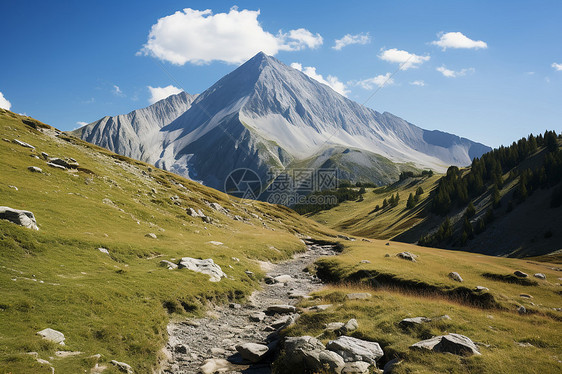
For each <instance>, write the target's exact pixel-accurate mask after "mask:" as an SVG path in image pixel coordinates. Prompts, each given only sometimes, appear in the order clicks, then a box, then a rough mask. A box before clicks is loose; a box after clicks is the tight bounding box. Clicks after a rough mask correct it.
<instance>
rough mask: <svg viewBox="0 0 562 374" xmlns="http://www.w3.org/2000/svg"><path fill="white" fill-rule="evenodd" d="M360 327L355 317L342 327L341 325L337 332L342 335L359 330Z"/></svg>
mask: <svg viewBox="0 0 562 374" xmlns="http://www.w3.org/2000/svg"><path fill="white" fill-rule="evenodd" d="M358 327H359V323H358V322H357V320H356V319H355V318H352V319H350V320H349V321H347V323H345V324H344V325H343V326H342V327H340V328H339V329H338V331H337V332H338V334H340V335H344V334H347V333H350V332H352V331H355V330H357V328H358Z"/></svg>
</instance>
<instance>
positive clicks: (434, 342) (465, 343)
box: [410, 334, 480, 355]
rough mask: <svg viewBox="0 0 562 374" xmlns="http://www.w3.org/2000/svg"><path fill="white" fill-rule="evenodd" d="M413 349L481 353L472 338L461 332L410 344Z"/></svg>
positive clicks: (466, 353)
mask: <svg viewBox="0 0 562 374" xmlns="http://www.w3.org/2000/svg"><path fill="white" fill-rule="evenodd" d="M410 348H411V349H427V350H430V351H434V352H448V353H453V354H456V355H473V354H476V355H479V354H480V350H479V349H478V347H477V346H476V344H474V342H473V341H472V340H470V339H469V338H467V337H466V336H464V335H460V334H448V335H440V336H435V337H433V338H431V339H426V340H422V341H420V342H417V343H415V344H413V345H411V346H410Z"/></svg>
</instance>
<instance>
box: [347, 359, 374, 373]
mask: <svg viewBox="0 0 562 374" xmlns="http://www.w3.org/2000/svg"><path fill="white" fill-rule="evenodd" d="M370 367H371V364H370V363H368V362H365V361H355V362H346V363H345V366H344V367H343V370H342V371H341V372H342V374H368V373H369V368H370Z"/></svg>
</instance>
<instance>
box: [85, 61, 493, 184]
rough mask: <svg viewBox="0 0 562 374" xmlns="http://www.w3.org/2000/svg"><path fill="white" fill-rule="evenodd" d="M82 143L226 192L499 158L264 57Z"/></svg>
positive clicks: (97, 128) (106, 126)
mask: <svg viewBox="0 0 562 374" xmlns="http://www.w3.org/2000/svg"><path fill="white" fill-rule="evenodd" d="M74 134H75V135H77V136H80V137H81V138H82V139H84V140H87V141H89V142H92V143H95V144H98V145H101V146H103V147H106V148H109V149H110V150H112V151H115V152H117V153H120V154H123V155H126V156H129V157H133V158H137V159H141V160H143V161H148V162H150V163H153V164H155V165H156V166H158V167H161V168H164V169H167V170H171V171H174V172H176V173H179V174H181V175H184V176H188V177H190V178H191V179H194V180H199V181H202V182H203V183H204V184H206V185H209V186H211V187H215V188H218V189H223V186H224V181H225V178H226V177H227V176H228V174H229V173H230V172H232V171H233V170H235V169H238V168H249V169H252V170H254V171H255V172H256V173H257V174H258V175H259V176H260V177H261V178H262V180H263V181H266V180H268V179H269V177H268V171H269V170H270V168H272V167H274V168H285V167H290V166H297V167H301V168H303V167H306V168H321V167H338V168H339V169H340V170H341V175H340V177H344V178H346V179H355V180H357V179H359V178H361V179H362V180H370V181H373V182H376V183H379V184H382V183H387V182H390V181H392V180H396V179H397V177H398V174H399V173H400V172H401V171H402V170H412V169H415V168H431V169H433V170H436V171H444V170H445V169H446V168H447V167H448V166H450V165H458V166H464V165H468V164H470V162H471V161H472V159H473V158H474V157H478V156H480V155H482V154H483V153H485V152H487V151H489V150H490V148H489V147H487V146H485V145H482V144H480V143H475V142H473V141H470V140H468V139H465V138H460V137H458V136H455V135H452V134H448V133H445V132H441V131H428V130H424V129H421V128H419V127H417V126H415V125H413V124H411V123H408V122H406V121H405V120H403V119H401V118H398V117H396V116H394V115H392V114H390V113H386V112H385V113H382V114H381V113H378V112H376V111H374V110H372V109H370V108H367V107H364V106H362V105H359V104H357V103H355V102H354V101H351V100H349V99H347V98H346V97H344V96H341V95H340V94H338V93H336V92H335V91H333V90H332V89H331V88H330V87H328V86H326V85H324V84H321V83H319V82H317V81H315V80H313V79H311V78H310V77H308V76H307V75H305V74H303V73H302V72H300V71H298V70H296V69H293V68H291V67H289V66H287V65H285V64H283V63H281V62H280V61H278V60H277V59H275V58H273V57H270V56H267V55H265V54H264V53H261V52H260V53H258V54H257V55H256V56H254V57H253V58H252V59H250V60H249V61H247V62H246V63H245V64H243V65H242V66H240V67H238V68H237V69H236V70H234V71H233V72H231V73H230V74H228V75H226V76H225V77H223V78H222V79H220V80H219V81H218V82H217V83H215V84H214V85H213V86H212V87H210V88H209V89H207V90H206V91H205V92H203V93H202V94H200V95H198V96H190V95H188V94H186V93H181V94H178V95H174V96H170V97H168V98H166V99H163V100H161V101H159V102H158V103H156V104H153V105H151V106H149V107H147V108H144V109H140V110H137V111H134V112H132V113H129V114H128V115H126V116H117V117H104V118H102V119H101V120H99V121H96V122H94V123H91V124H89V125H87V126H85V127H83V128H81V129H78V130H76V131H75V132H74Z"/></svg>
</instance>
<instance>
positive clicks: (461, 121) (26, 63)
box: [0, 0, 562, 146]
mask: <svg viewBox="0 0 562 374" xmlns="http://www.w3.org/2000/svg"><path fill="white" fill-rule="evenodd" d="M233 7H237V8H233ZM187 8H189V9H190V10H187V11H183V10H184V9H187ZM207 9H209V10H210V12H204V11H205V10H207ZM258 10H259V13H257V11H258ZM176 12H180V13H178V14H176V16H173V17H169V16H172V15H174V14H175V13H176ZM2 13H3V17H2V22H0V32H1V35H2V36H3V38H2V40H3V42H2V45H1V50H2V53H1V55H0V56H1V58H0V93H1V94H2V96H0V106H4V107H6V106H10V109H11V110H12V111H14V112H17V113H25V114H27V115H30V116H32V117H35V118H37V119H39V120H41V121H43V122H46V123H49V124H51V125H53V126H56V127H58V128H60V129H62V130H71V129H73V128H76V127H77V126H78V125H77V123H82V122H85V123H87V122H92V121H95V120H97V119H99V118H101V117H103V116H105V115H116V114H122V113H127V112H129V111H131V110H134V109H137V108H141V107H144V106H147V105H149V103H150V100H151V98H152V99H155V98H157V97H161V95H162V94H163V93H162V92H171V91H169V89H171V87H169V88H168V90H163V89H160V90H158V89H156V90H153V91H151V90H150V89H149V86H150V87H152V88H163V87H168V86H173V87H176V88H182V89H185V90H186V91H187V92H189V93H200V92H202V91H204V90H205V89H206V88H208V87H209V86H211V85H212V84H213V83H214V82H216V81H217V80H218V79H219V78H221V77H222V76H223V75H225V74H226V73H228V72H230V71H231V70H233V69H235V68H236V67H237V66H238V65H239V64H240V62H241V61H243V60H244V59H245V58H248V57H251V56H252V55H253V54H255V53H256V52H258V51H259V50H260V49H265V52H268V54H273V55H275V57H276V58H278V59H279V60H281V61H282V62H284V63H286V64H288V65H289V64H293V66H295V67H299V68H300V69H301V70H303V71H305V72H307V73H308V74H309V75H313V76H315V77H316V78H317V79H323V80H324V81H326V82H328V83H330V84H331V85H332V86H334V87H335V88H336V89H339V90H340V91H342V92H344V93H345V94H346V95H347V97H349V98H350V99H352V100H355V101H357V102H359V103H366V105H367V106H369V107H371V108H373V109H375V110H377V111H379V112H384V111H388V112H391V113H393V114H395V115H398V116H400V117H402V118H404V119H406V120H407V121H409V122H411V123H414V124H416V125H418V126H420V127H423V128H426V129H439V130H443V131H447V132H451V133H454V134H457V135H460V136H464V137H468V138H470V139H472V140H476V141H480V142H482V143H485V144H487V145H491V146H499V145H501V144H510V143H511V142H512V141H513V140H516V139H518V138H520V137H522V136H526V135H527V134H529V133H531V132H533V133H538V132H543V131H544V130H545V129H553V130H556V131H558V132H561V131H562V42H561V40H560V39H561V37H562V22H560V19H562V2H560V1H533V2H530V1H349V2H341V1H323V2H311V1H289V0H285V1H282V2H269V1H268V2H265V1H238V2H227V1H216V2H209V1H130V2H125V1H94V2H85V1H56V2H44V1H25V0H22V1H5V2H3V4H2ZM157 23H159V24H160V26H161V27H159V28H155V29H152V27H153V25H155V24H157ZM151 30H152V32H151ZM225 30H226V31H225ZM149 34H150V35H151V36H150V37H149ZM345 35H348V37H347V38H344V36H345ZM149 38H150V40H151V42H150V43H149ZM336 40H340V42H339V43H338V44H339V46H340V48H337V49H336V48H334V47H335V46H336ZM345 41H351V42H353V43H347V44H346V42H345ZM400 66H401V67H402V68H401V69H400ZM318 75H321V76H322V78H320V77H319V76H318ZM330 76H331V78H329V77H330ZM389 77H390V78H391V79H390V80H388V78H389ZM383 84H384V85H383ZM381 85H383V86H382V88H381V87H380V86H381ZM153 94H154V95H156V96H154V97H153ZM8 103H9V105H8Z"/></svg>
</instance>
